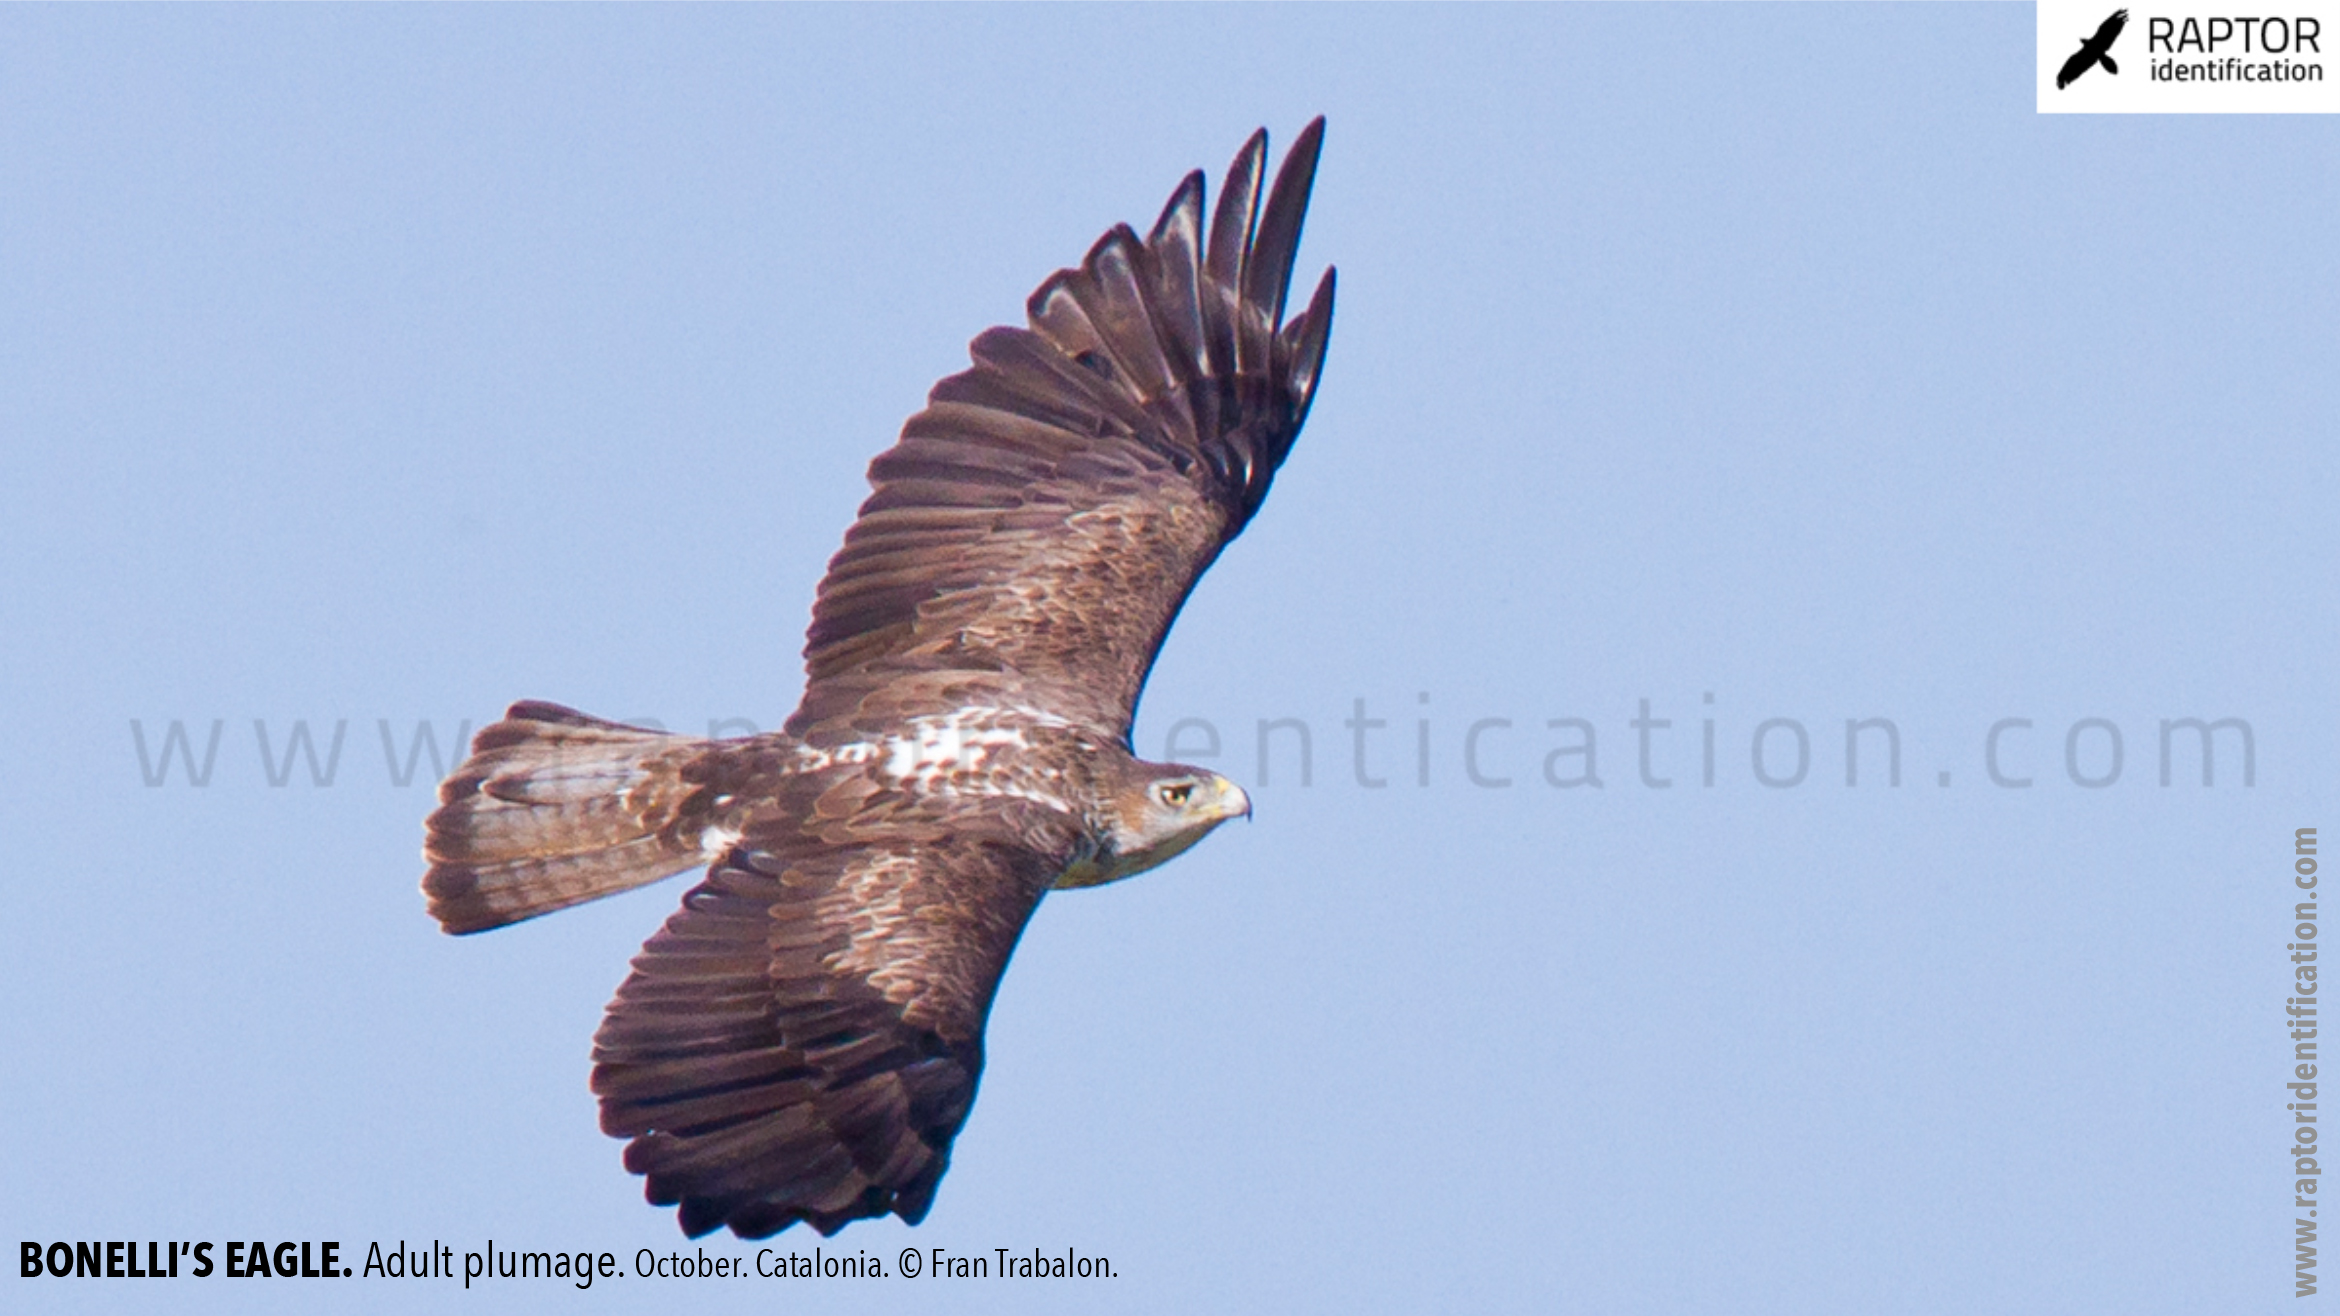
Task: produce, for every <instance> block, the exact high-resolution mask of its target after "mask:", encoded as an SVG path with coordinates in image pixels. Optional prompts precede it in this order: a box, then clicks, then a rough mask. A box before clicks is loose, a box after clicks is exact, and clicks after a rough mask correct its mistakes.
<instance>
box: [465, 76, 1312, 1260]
mask: <svg viewBox="0 0 2340 1316" xmlns="http://www.w3.org/2000/svg"><path fill="white" fill-rule="evenodd" d="M1322 132H1323V120H1321V119H1319V120H1317V121H1315V122H1313V123H1311V124H1309V125H1308V127H1307V128H1306V129H1305V130H1304V131H1303V132H1302V133H1301V135H1300V138H1299V140H1298V141H1297V142H1296V143H1295V144H1294V146H1293V147H1292V149H1291V151H1290V153H1289V154H1287V155H1286V157H1285V159H1284V162H1283V165H1282V167H1281V168H1280V169H1279V170H1278V171H1277V175H1276V179H1275V182H1274V185H1273V186H1272V187H1271V188H1268V189H1267V191H1266V200H1265V205H1264V208H1263V207H1262V204H1261V195H1262V186H1261V185H1262V182H1263V173H1264V166H1265V162H1266V150H1267V136H1266V134H1265V133H1264V132H1261V133H1257V134H1254V135H1253V137H1252V139H1251V140H1250V142H1249V143H1247V144H1246V145H1245V147H1244V149H1243V151H1242V152H1241V153H1240V154H1238V155H1237V156H1236V158H1235V163H1234V165H1233V167H1232V168H1231V169H1230V170H1229V171H1228V176H1227V184H1226V186H1225V188H1224V189H1223V190H1222V191H1221V193H1220V196H1219V201H1218V207H1217V209H1216V211H1215V212H1214V213H1213V216H1212V218H1211V220H1210V222H1209V223H1208V224H1207V225H1206V224H1205V222H1204V218H1203V204H1204V188H1203V179H1202V175H1201V174H1200V173H1199V172H1198V173H1194V174H1190V175H1189V176H1188V177H1187V178H1186V180H1185V181H1184V182H1183V183H1181V184H1180V185H1179V187H1178V189H1177V191H1176V192H1174V193H1173V194H1172V195H1171V198H1170V203H1169V205H1168V206H1167V207H1165V208H1164V210H1163V212H1162V216H1161V218H1160V220H1158V221H1157V222H1156V223H1155V225H1154V227H1153V230H1152V232H1151V233H1150V234H1149V235H1148V236H1147V237H1146V238H1144V239H1142V240H1141V239H1140V238H1139V237H1138V236H1137V235H1136V234H1135V233H1134V232H1132V231H1131V230H1130V229H1129V228H1128V227H1127V226H1117V227H1115V228H1114V229H1113V230H1112V231H1110V232H1108V233H1107V234H1106V235H1105V236H1104V237H1103V238H1101V239H1099V241H1098V242H1097V244H1096V245H1095V246H1094V247H1092V248H1091V249H1090V251H1089V254H1088V257H1087V258H1086V259H1085V260H1084V261H1082V263H1081V265H1080V267H1079V268H1077V269H1070V270H1061V271H1059V272H1058V273H1057V274H1055V275H1054V276H1053V277H1051V278H1050V279H1049V280H1048V281H1047V282H1045V283H1043V284H1041V286H1040V288H1039V290H1038V291H1037V292H1035V293H1033V295H1032V298H1031V300H1030V302H1029V304H1028V307H1027V311H1028V314H1029V318H1030V327H1029V328H1025V329H1013V328H996V329H991V330H988V331H986V332H985V333H983V334H982V335H981V336H979V337H978V338H976V339H975V341H974V344H973V346H972V348H971V352H972V355H973V357H974V366H973V368H971V369H969V370H967V371H965V372H963V373H961V374H957V375H953V376H951V377H950V378H948V379H945V380H943V381H942V382H941V383H940V384H937V385H936V386H935V388H934V391H933V393H932V394H931V395H930V396H929V397H928V399H927V406H926V409H925V410H923V411H921V412H919V413H918V414H917V415H915V416H912V417H911V418H910V420H909V422H908V423H907V424H906V425H905V426H904V427H903V430H902V437H901V439H900V441H899V442H897V443H896V444H895V445H894V446H893V447H892V448H890V449H888V450H887V451H885V452H884V453H882V454H880V455H879V456H878V458H877V459H876V460H875V461H874V462H873V463H871V465H870V473H869V478H870V484H871V485H872V486H873V492H872V493H871V495H870V497H869V499H868V500H867V501H866V502H864V503H863V504H862V507H861V513H860V516H859V518H858V519H857V520H856V521H855V522H854V524H853V526H852V528H851V529H850V530H849V531H848V532H847V533H846V536H845V545H844V547H843V549H842V550H840V551H839V552H838V554H837V555H836V557H835V558H834V559H832V560H831V562H830V564H829V572H828V575H827V577H826V578H825V579H824V580H823V581H822V582H821V586H820V591H819V595H818V597H817V599H816V601H815V603H814V605H813V621H812V628H811V632H810V634H809V635H808V637H807V640H806V645H805V662H806V668H807V672H808V680H807V683H806V687H805V693H804V699H803V702H802V703H801V704H800V705H799V706H798V708H797V710H796V712H795V714H794V715H793V716H792V717H790V718H789V719H788V722H787V724H786V725H785V726H784V727H783V728H782V729H781V730H780V731H778V732H774V733H772V734H769V735H762V736H752V737H748V738H745V739H741V740H727V741H705V740H695V739H690V738H687V737H680V736H669V735H665V734H662V733H659V732H654V731H647V730H643V729H640V728H634V727H625V726H620V725H618V724H615V723H610V722H604V721H601V720H599V719H596V718H591V717H587V716H585V715H584V714H581V713H577V712H575V711H573V710H570V709H566V708H562V707H559V706H558V705H553V704H544V703H534V702H530V703H521V704H515V705H513V706H512V708H511V710H510V711H509V712H508V713H507V714H506V715H505V718H504V720H503V721H501V722H498V723H496V724H495V725H493V726H490V727H488V728H487V729H486V730H484V731H482V732H481V733H480V734H479V736H478V738H477V739H476V740H474V741H473V743H472V753H471V757H470V758H469V759H468V760H467V761H465V762H464V763H463V764H462V765H461V766H460V767H459V768H457V769H456V771H455V773H454V774H453V775H452V776H450V777H449V778H448V779H447V780H446V782H445V783H444V784H443V785H442V786H441V787H440V791H439V799H440V805H439V808H438V810H437V811H436V812H435V813H433V814H432V815H431V817H430V820H429V823H428V825H427V831H428V839H427V840H426V842H425V845H424V854H425V857H426V859H427V860H428V861H429V863H430V870H429V872H428V874H427V875H426V876H425V877H424V879H423V890H424V892H425V894H426V895H427V896H428V898H429V902H430V910H431V913H432V915H433V916H434V917H435V918H437V919H438V920H439V922H440V924H441V925H442V926H443V927H444V928H445V929H446V930H447V931H449V932H459V933H460V932H476V931H480V930H483V929H486V928H491V927H498V926H501V925H503V924H506V923H510V922H515V921H517V920H520V919H524V918H530V917H533V916H535V915H538V914H543V913H547V912H550V911H552V910H555V909H561V908H565V907H567V906H569V905H573V904H577V903H579V902H581V901H585V900H590V899H593V898H595V897H597V896H603V895H608V894H610V893H612V892H616V891H622V890H626V889H629V888H631V887H635V886H640V885H642V884H643V883H646V882H651V881H655V880H657V879H658V878H661V877H666V876H669V875H671V874H673V873H677V872H681V871H684V870H686V869H690V868H695V867H698V866H700V865H701V864H708V865H710V867H709V871H708V874H707V876H706V879H705V880H704V881H702V882H700V883H699V884H698V885H697V886H695V887H693V888H692V889H691V891H690V892H689V893H688V894H687V895H685V896H684V897H683V905H682V909H681V910H680V911H679V912H677V913H676V914H675V915H674V916H673V917H672V918H670V919H668V920H667V922H666V926H665V927H664V928H663V929H661V930H660V931H659V932H658V933H657V934H656V935H655V936H653V937H651V938H650V940H649V941H648V942H647V943H646V944H645V945H644V946H643V948H642V953H641V954H640V955H639V956H638V957H636V958H635V960H634V966H633V973H632V974H631V975H630V976H629V977H628V978H627V979H626V981H625V983H624V984H623V985H622V986H620V987H619V988H618V992H617V996H616V999H614V1000H613V1001H611V1002H610V1006H609V1010H608V1014H607V1017H606V1018H605V1019H604V1020H603V1022H602V1026H601V1029H600V1031H599V1033H597V1034H596V1036H595V1038H594V1045H593V1059H594V1067H593V1090H594V1092H595V1093H596V1094H597V1095H598V1096H599V1097H600V1099H601V1123H602V1127H603V1129H604V1130H606V1131H607V1132H609V1133H610V1134H612V1135H614V1136H617V1137H622V1138H627V1139H629V1140H630V1141H629V1143H628V1145H627V1148H626V1157H625V1160H626V1167H627V1168H628V1169H629V1170H632V1171H633V1172H635V1173H637V1174H641V1175H644V1176H646V1177H647V1178H648V1181H649V1183H648V1190H647V1191H648V1196H649V1199H650V1200H651V1201H652V1202H653V1203H657V1204H661V1205H676V1206H679V1208H680V1216H681V1222H682V1226H683V1228H684V1229H685V1230H686V1231H688V1232H689V1233H691V1234H693V1235H697V1234H700V1233H704V1232H706V1231H708V1230H712V1229H715V1228H718V1227H721V1226H725V1225H728V1226H730V1228H731V1229H732V1230H733V1231H734V1232H736V1233H738V1234H740V1235H741V1236H743V1237H762V1236H765V1235H768V1234H771V1233H773V1232H775V1231H778V1230H781V1229H785V1228H787V1227H788V1226H789V1225H791V1224H794V1223H796V1222H797V1221H800V1220H801V1221H806V1222H809V1223H810V1224H811V1225H812V1226H813V1227H814V1228H816V1229H818V1230H820V1231H821V1232H822V1233H824V1234H829V1233H834V1232H836V1231H837V1230H838V1229H840V1228H843V1227H844V1226H845V1225H846V1224H847V1223H848V1222H850V1221H852V1220H856V1219H860V1218H863V1217H868V1216H881V1215H885V1214H888V1213H892V1214H895V1215H899V1216H900V1217H902V1218H903V1219H904V1220H907V1221H910V1222H911V1223H916V1222H917V1221H919V1220H920V1219H922V1218H923V1217H924V1216H925V1214H926V1211H927V1209H928V1207H929V1206H930V1204H931V1203H932V1201H933V1198H934V1191H935V1186H936V1184H937V1183H938V1182H939V1181H940V1180H941V1178H942V1175H943V1171H944V1169H945V1168H946V1167H947V1166H948V1165H949V1162H950V1147H951V1141H952V1139H953V1138H954V1137H956V1136H957V1134H958V1131H959V1128H960V1126H961V1125H962V1124H963V1123H964V1122H965V1121H966V1118H967V1112H968V1109H969V1107H970V1105H971V1104H972V1103H973V1101H974V1098H975V1086H976V1080H977V1078H978V1076H979V1075H980V1074H981V1072H982V1068H983V1027H984V1021H985V1018H986V1016H987V1015H988V1014H989V1012H990V1008H991V1000H992V996H993V993H994V992H995V991H996V989H997V987H998V984H999V977H1000V974H1001V972H1002V971H1003V970H1005V968H1006V967H1007V961H1008V957H1009V955H1010V954H1011V953H1012V952H1013V951H1014V949H1015V944H1016V941H1017V938H1018V937H1020V936H1021V935H1022V932H1023V928H1024V924H1025V922H1026V921H1027V920H1028V919H1029V918H1030V917H1031V915H1032V912H1033V910H1034V909H1035V908H1037V906H1038V905H1039V902H1040V898H1041V897H1042V896H1043V895H1045V894H1046V893H1047V892H1048V891H1049V890H1050V889H1052V888H1057V887H1078V886H1093V885H1097V884H1099V883H1103V882H1110V881H1116V880H1119V879H1120V878H1124V877H1128V876H1130V875H1132V874H1134V873H1137V872H1141V871H1144V870H1145V869H1147V868H1150V867H1152V866H1154V865H1156V864H1159V863H1161V862H1164V861H1165V860H1167V859H1169V858H1171V857H1172V856H1174V855H1176V854H1177V853H1179V852H1180V851H1182V850H1184V849H1185V848H1186V847H1188V846H1190V845H1192V844H1194V842H1196V841H1197V840H1199V839H1201V837H1202V836H1203V835H1205V834H1206V833H1208V832H1209V831H1210V830H1211V829H1212V828H1213V827H1215V826H1217V825H1218V824H1219V823H1220V822H1222V821H1224V820H1226V819H1227V818H1230V817H1233V816H1236V815H1237V814H1248V813H1249V811H1250V802H1249V800H1248V799H1246V798H1245V797H1244V795H1243V792H1242V791H1241V790H1240V789H1239V788H1237V787H1236V786H1235V785H1234V784H1233V783H1232V782H1229V781H1227V780H1225V779H1224V778H1221V777H1218V776H1216V775H1215V774H1212V773H1209V772H1205V771H1203V770H1201V769H1197V768H1191V767H1185V766H1182V765H1178V764H1155V763H1146V762H1142V761H1140V760H1138V759H1137V758H1136V757H1134V756H1133V755H1132V754H1131V752H1130V744H1129V728H1130V721H1131V718H1132V717H1133V715H1134V712H1135V707H1136V703H1137V699H1138V695H1139V692H1140V691H1141V690H1142V689H1143V688H1144V685H1145V681H1146V675H1147V672H1148V670H1149V669H1150V668H1151V666H1152V663H1153V659H1154V654H1155V652H1156V651H1157V650H1158V649H1159V648H1160V647H1161V643H1162V638H1163V636H1164V635H1165V634H1166V633H1167V632H1168V630H1169V628H1170V623H1171V621H1172V620H1173V619H1174V618H1175V617H1176V616H1177V614H1178V609H1179V607H1180V605H1181V604H1183V603H1184V602H1185V599H1186V595H1187V592H1188V591H1189V590H1191V589H1192V588H1193V586H1194V583H1195V581H1196V580H1197V579H1198V578H1199V577H1200V576H1201V575H1202V573H1203V571H1204V570H1205V569H1206V568H1208V567H1209V566H1210V564H1211V562H1212V560H1213V559H1214V558H1216V557H1217V556H1218V553H1219V551H1220V549H1222V548H1224V547H1225V546H1226V544H1227V543H1228V541H1230V540H1232V539H1233V538H1234V537H1235V536H1236V535H1237V534H1238V533H1240V532H1241V531H1242V529H1243V527H1244V525H1245V523H1247V522H1248V521H1249V520H1250V519H1251V516H1252V515H1253V513H1255V512H1256V511H1258V509H1259V505H1260V502H1261V500H1262V499H1263V498H1265V497H1266V496H1267V490H1268V485H1269V483H1270V481H1272V480H1273V478H1274V476H1275V472H1276V469H1277V467H1278V466H1280V465H1281V464H1282V463H1283V460H1284V457H1285V454H1286V453H1288V452H1289V451H1290V450H1291V446H1292V441H1293V439H1294V438H1295V437H1296V436H1297V435H1298V434H1299V431H1300V426H1301V423H1302V421H1303V420H1305V419H1306V417H1307V414H1308V405H1309V401H1310V399H1311V398H1312V397H1313V396H1314V394H1315V390H1316V382H1317V377H1318V374H1319V372H1320V371H1321V369H1322V367H1323V363H1324V352H1325V343H1326V339H1327V335H1328V334H1329V332H1330V330H1331V327H1332V301H1333V278H1332V274H1331V272H1330V271H1329V270H1328V271H1327V272H1326V274H1325V277H1324V280H1323V282H1322V283H1320V284H1319V285H1318V287H1317V290H1316V293H1315V295H1314V297H1313V298H1311V299H1310V301H1309V304H1308V307H1307V309H1306V310H1305V311H1304V312H1303V313H1301V314H1300V315H1298V316H1296V317H1294V318H1292V319H1291V320H1290V321H1288V322H1287V321H1286V320H1285V319H1284V316H1283V311H1284V302H1285V296H1286V291H1287V288H1288V285H1289V283H1290V279H1291V272H1292V263H1293V256H1294V253H1295V249H1296V247H1297V245H1298V242H1299V237H1300V228H1301V221H1302V218H1303V216H1304V215H1305V213H1306V210H1307V204H1308V194H1309V190H1310V186H1311V183H1312V182H1313V179H1314V175H1315V168H1316V158H1317V150H1318V146H1319V143H1320V140H1321V137H1322Z"/></svg>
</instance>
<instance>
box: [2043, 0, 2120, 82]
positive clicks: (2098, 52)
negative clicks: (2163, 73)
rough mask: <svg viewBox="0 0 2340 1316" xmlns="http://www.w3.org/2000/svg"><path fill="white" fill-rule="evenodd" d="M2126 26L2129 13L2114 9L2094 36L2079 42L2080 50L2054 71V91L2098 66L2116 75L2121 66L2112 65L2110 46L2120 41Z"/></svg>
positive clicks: (2074, 52)
mask: <svg viewBox="0 0 2340 1316" xmlns="http://www.w3.org/2000/svg"><path fill="white" fill-rule="evenodd" d="M2128 25H2129V11H2128V10H2126V9H2115V10H2114V11H2113V13H2112V17H2110V18H2108V19H2106V20H2104V22H2103V23H2101V24H2099V25H2098V27H2097V29H2096V35H2095V36H2092V37H2090V38H2088V39H2087V40H2086V41H2083V42H2081V43H2080V49H2078V50H2076V51H2073V52H2072V57H2071V58H2070V59H2067V60H2065V61H2064V67H2062V68H2060V69H2058V70H2056V90H2057V91H2062V90H2063V89H2064V88H2066V87H2069V86H2071V85H2072V83H2073V81H2074V80H2075V79H2077V78H2078V77H2079V76H2080V75H2081V74H2083V73H2086V72H2087V71H2088V70H2090V69H2092V68H2094V67H2096V66H2097V65H2099V64H2102V65H2104V71H2105V72H2107V73H2111V74H2115V75H2118V74H2119V73H2120V71H2121V66H2120V65H2118V64H2115V63H2113V59H2112V46H2113V42H2115V41H2118V40H2120V39H2121V29H2122V28H2124V27H2127V26H2128Z"/></svg>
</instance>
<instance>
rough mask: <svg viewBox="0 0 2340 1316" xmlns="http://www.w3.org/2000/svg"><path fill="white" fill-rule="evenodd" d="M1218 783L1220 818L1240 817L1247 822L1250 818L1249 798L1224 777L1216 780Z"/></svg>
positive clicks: (1241, 789) (1239, 787)
mask: <svg viewBox="0 0 2340 1316" xmlns="http://www.w3.org/2000/svg"><path fill="white" fill-rule="evenodd" d="M1218 783H1219V816H1220V817H1222V818H1237V817H1240V818H1243V819H1245V820H1247V821H1248V820H1249V819H1250V817H1251V797H1250V796H1249V795H1246V794H1244V793H1243V788H1242V787H1241V786H1238V785H1236V784H1235V783H1234V782H1231V781H1229V780H1227V779H1226V778H1225V777H1220V778H1218Z"/></svg>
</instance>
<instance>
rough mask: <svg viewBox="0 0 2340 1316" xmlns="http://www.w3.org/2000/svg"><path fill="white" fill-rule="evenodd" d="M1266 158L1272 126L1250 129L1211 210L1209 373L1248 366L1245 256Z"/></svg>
mask: <svg viewBox="0 0 2340 1316" xmlns="http://www.w3.org/2000/svg"><path fill="white" fill-rule="evenodd" d="M1266 160H1267V129H1265V128H1262V129H1260V130H1259V131H1258V132H1255V133H1253V134H1252V135H1251V140H1250V141H1248V142H1245V143H1244V144H1243V149H1242V150H1241V151H1238V152H1237V153H1236V155H1235V162H1234V163H1233V164H1230V165H1228V166H1227V185H1226V186H1225V187H1222V188H1220V189H1219V207H1218V209H1217V210H1215V211H1213V212H1212V214H1211V231H1210V246H1209V255H1208V257H1207V258H1206V260H1205V262H1204V265H1203V324H1204V326H1205V332H1206V333H1207V334H1208V336H1209V338H1208V345H1209V347H1210V352H1211V355H1210V373H1211V374H1213V375H1217V376H1219V377H1220V378H1223V379H1232V378H1234V377H1235V376H1236V375H1239V374H1241V373H1242V371H1243V366H1244V364H1245V360H1246V358H1245V356H1244V353H1243V349H1242V346H1241V344H1242V341H1243V334H1242V331H1241V321H1242V310H1241V305H1240V303H1241V299H1242V296H1243V262H1244V259H1245V257H1246V256H1247V255H1248V254H1249V252H1250V250H1251V230H1252V225H1253V224H1254V223H1255V222H1257V220H1258V219H1259V179H1260V173H1261V171H1262V169H1263V168H1264V167H1265V162H1266Z"/></svg>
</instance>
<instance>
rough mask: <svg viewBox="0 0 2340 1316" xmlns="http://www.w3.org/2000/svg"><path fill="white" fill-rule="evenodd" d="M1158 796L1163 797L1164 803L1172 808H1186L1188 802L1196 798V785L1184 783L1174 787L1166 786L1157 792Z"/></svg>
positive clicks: (1189, 782) (1188, 782)
mask: <svg viewBox="0 0 2340 1316" xmlns="http://www.w3.org/2000/svg"><path fill="white" fill-rule="evenodd" d="M1156 794H1158V795H1160V796H1161V797H1162V803H1164V804H1167V805H1169V806H1170V807H1171V808H1174V809H1179V808H1184V807H1185V806H1186V802H1187V800H1189V799H1191V798H1193V796H1194V783H1193V782H1191V781H1182V782H1179V783H1178V784H1176V785H1174V786H1164V787H1162V788H1161V789H1160V790H1159V791H1157V792H1156Z"/></svg>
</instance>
